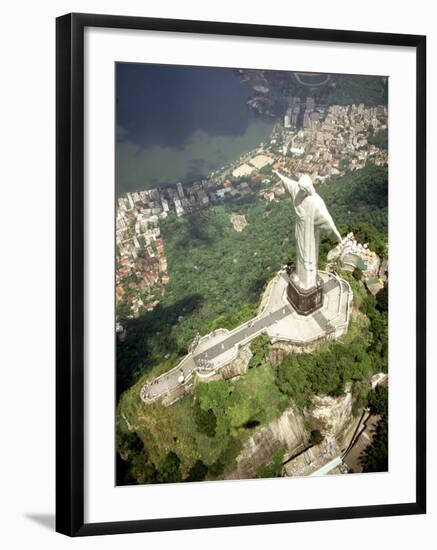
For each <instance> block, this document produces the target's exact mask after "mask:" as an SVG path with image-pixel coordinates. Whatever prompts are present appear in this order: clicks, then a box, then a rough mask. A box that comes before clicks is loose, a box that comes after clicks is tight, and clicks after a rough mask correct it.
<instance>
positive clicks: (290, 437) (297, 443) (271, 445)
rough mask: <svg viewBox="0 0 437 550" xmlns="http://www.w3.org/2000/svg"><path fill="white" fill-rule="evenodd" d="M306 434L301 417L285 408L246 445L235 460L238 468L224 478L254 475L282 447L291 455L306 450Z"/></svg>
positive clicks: (243, 477)
mask: <svg viewBox="0 0 437 550" xmlns="http://www.w3.org/2000/svg"><path fill="white" fill-rule="evenodd" d="M308 438H309V434H308V431H307V430H306V428H305V420H304V417H303V415H302V414H300V413H297V412H296V411H294V410H293V409H287V410H286V411H284V412H283V413H282V415H281V416H280V417H279V418H277V419H276V420H273V421H272V422H271V423H270V424H269V425H268V426H265V427H264V428H261V429H260V430H258V431H257V432H255V433H254V435H253V436H252V437H251V438H250V439H249V440H248V441H247V442H246V443H245V445H244V447H243V450H242V451H241V452H240V454H239V455H238V457H237V459H236V460H237V467H236V468H235V470H234V471H233V472H231V473H230V474H229V475H227V476H226V478H227V479H248V478H253V477H255V476H256V472H257V470H258V468H259V467H260V466H261V465H262V464H265V463H266V462H269V461H270V459H271V457H272V454H273V453H274V452H275V451H276V450H277V449H280V448H284V449H285V450H286V452H287V453H288V454H290V455H294V454H296V453H298V452H300V451H301V450H303V449H305V447H306V446H307V444H308Z"/></svg>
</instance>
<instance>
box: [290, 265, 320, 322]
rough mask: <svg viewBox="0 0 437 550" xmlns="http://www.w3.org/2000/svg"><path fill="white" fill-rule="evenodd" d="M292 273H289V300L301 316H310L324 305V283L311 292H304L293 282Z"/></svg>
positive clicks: (310, 290)
mask: <svg viewBox="0 0 437 550" xmlns="http://www.w3.org/2000/svg"><path fill="white" fill-rule="evenodd" d="M291 275H292V271H290V272H289V273H288V286H287V298H288V301H289V302H290V304H291V305H292V306H293V307H294V309H295V310H296V311H297V313H299V315H309V314H310V313H313V312H314V311H316V310H317V309H319V308H320V307H322V305H323V285H322V281H321V280H318V281H317V286H316V287H314V288H311V289H309V290H302V289H300V288H298V287H297V286H296V284H295V283H294V282H293V280H292V277H291Z"/></svg>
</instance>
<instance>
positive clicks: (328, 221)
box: [323, 205, 342, 242]
mask: <svg viewBox="0 0 437 550" xmlns="http://www.w3.org/2000/svg"><path fill="white" fill-rule="evenodd" d="M323 217H324V224H323V225H324V226H325V228H326V229H327V230H328V231H331V232H332V233H333V234H334V235H335V237H337V240H338V242H341V240H342V239H341V235H340V232H339V230H338V229H337V227H336V225H335V223H334V220H333V219H332V216H331V214H330V213H329V212H328V209H327V208H326V205H324V212H323Z"/></svg>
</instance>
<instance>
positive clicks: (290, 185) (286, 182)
mask: <svg viewBox="0 0 437 550" xmlns="http://www.w3.org/2000/svg"><path fill="white" fill-rule="evenodd" d="M273 172H274V173H275V174H276V175H277V176H278V178H279V179H280V180H281V182H282V185H283V186H284V187H285V190H286V191H288V192H289V193H290V195H291V196H292V197H293V199H294V197H295V196H296V194H297V192H298V191H299V186H298V184H297V181H294V180H292V179H291V178H288V177H287V176H284V175H282V174H281V173H280V172H278V171H277V170H273Z"/></svg>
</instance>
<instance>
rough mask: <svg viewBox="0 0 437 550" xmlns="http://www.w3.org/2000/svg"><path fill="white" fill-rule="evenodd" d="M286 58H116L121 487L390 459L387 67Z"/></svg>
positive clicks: (320, 471)
mask: <svg viewBox="0 0 437 550" xmlns="http://www.w3.org/2000/svg"><path fill="white" fill-rule="evenodd" d="M292 69H293V67H292V64H291V67H290V70H287V71H285V70H284V71H278V70H267V69H244V68H238V67H229V68H222V67H199V66H188V65H187V66H185V65H159V64H146V63H145V64H142V63H116V64H115V96H116V112H115V131H114V140H115V159H116V163H115V205H114V215H115V252H114V253H115V270H116V271H115V288H114V293H115V319H114V337H115V346H116V364H115V369H116V371H115V379H116V396H115V399H116V404H115V406H116V409H115V447H116V448H115V449H114V452H115V484H116V485H117V486H123V485H146V484H160V483H182V482H184V483H185V482H204V481H207V482H216V481H223V480H243V479H244V480H248V479H258V480H259V479H262V478H270V479H271V478H284V477H288V478H290V477H296V476H299V477H302V476H325V475H342V474H361V475H366V474H369V473H376V472H387V471H388V470H389V452H388V393H389V373H388V292H389V267H388V266H389V239H388V85H389V82H388V78H387V77H386V76H382V75H356V74H328V73H311V72H296V71H293V70H292ZM262 483H265V482H262ZM278 483H284V481H278ZM305 483H309V480H307V481H305Z"/></svg>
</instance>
